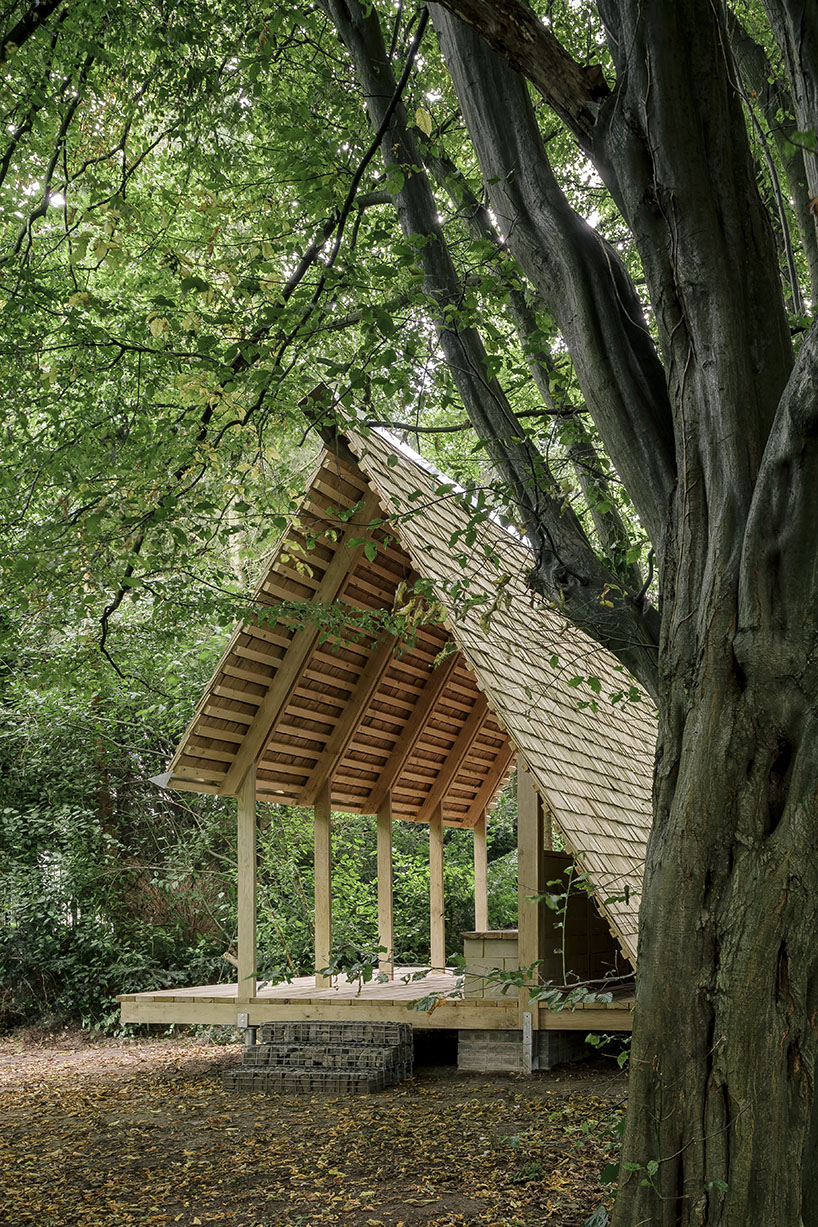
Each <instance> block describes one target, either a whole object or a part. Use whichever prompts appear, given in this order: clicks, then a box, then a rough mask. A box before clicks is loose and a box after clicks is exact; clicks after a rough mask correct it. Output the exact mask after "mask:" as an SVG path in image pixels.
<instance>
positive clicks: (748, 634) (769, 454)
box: [737, 324, 818, 687]
mask: <svg viewBox="0 0 818 1227" xmlns="http://www.w3.org/2000/svg"><path fill="white" fill-rule="evenodd" d="M816 524H818V324H813V325H812V328H811V329H810V331H809V332H808V333H807V335H806V337H805V339H804V342H803V344H802V346H801V351H800V353H799V355H798V361H797V362H796V364H795V367H794V369H793V372H792V375H791V376H790V379H789V382H788V383H787V387H786V389H785V390H784V395H783V396H782V397H781V404H780V405H779V408H778V413H777V414H776V419H775V423H774V426H773V429H772V431H771V432H770V439H769V442H768V444H767V448H766V451H765V453H764V459H763V461H762V464H761V468H760V471H759V475H758V483H757V485H756V489H755V493H754V496H753V503H752V507H751V510H750V515H749V517H748V520H747V529H746V532H745V535H744V548H743V552H742V559H741V587H740V592H739V633H738V637H737V639H738V642H739V643H742V642H743V645H744V650H743V653H742V655H743V658H744V659H743V663H744V666H745V672H747V673H748V674H749V673H750V671H751V670H752V669H753V668H755V669H763V670H765V675H769V676H770V677H772V678H781V677H790V678H792V679H794V680H795V681H796V682H797V684H801V683H802V681H803V678H804V675H809V674H811V675H812V683H811V684H812V685H813V687H814V684H815V675H816V672H818V557H817V556H816V550H815V525H816ZM757 632H761V633H760V634H759V635H758V638H757ZM805 648H806V651H805Z"/></svg>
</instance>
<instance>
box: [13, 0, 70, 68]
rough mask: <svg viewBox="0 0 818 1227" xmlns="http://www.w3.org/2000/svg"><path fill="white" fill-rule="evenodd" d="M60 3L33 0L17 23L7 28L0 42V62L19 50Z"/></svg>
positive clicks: (53, 0) (56, 1) (58, 0)
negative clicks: (0, 42)
mask: <svg viewBox="0 0 818 1227" xmlns="http://www.w3.org/2000/svg"><path fill="white" fill-rule="evenodd" d="M61 3H62V0H35V2H34V4H32V6H31V8H30V9H29V10H28V12H27V13H26V14H25V16H24V17H21V18H20V20H19V21H18V22H17V24H16V25H15V26H13V27H12V28H11V29H10V30H9V32H8V34H6V36H5V38H4V39H3V42H2V44H0V64H3V63H4V62H5V61H6V60H7V59H8V58H9V56H10V55H13V54H14V52H15V51H17V50H19V48H20V47H22V46H23V44H24V43H27V42H28V40H29V39H30V38H31V36H32V35H33V34H36V32H37V31H38V30H39V28H40V26H41V25H42V24H43V22H45V21H47V20H48V18H49V17H50V16H51V14H52V13H53V12H54V10H55V9H56V8H59V6H60V4H61Z"/></svg>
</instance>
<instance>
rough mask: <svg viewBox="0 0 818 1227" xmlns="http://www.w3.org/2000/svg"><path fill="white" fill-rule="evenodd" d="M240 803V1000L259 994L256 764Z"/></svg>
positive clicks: (241, 790) (244, 784)
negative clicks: (257, 968) (257, 973)
mask: <svg viewBox="0 0 818 1227" xmlns="http://www.w3.org/2000/svg"><path fill="white" fill-rule="evenodd" d="M236 796H237V802H238V834H237V845H238V873H239V880H238V955H239V957H238V964H239V968H238V980H239V983H238V992H237V994H236V998H237V1001H241V1002H245V1001H251V1000H252V999H253V998H254V997H255V995H256V962H257V948H256V873H257V871H256V766H255V763H253V764H252V765H251V766H250V767H248V769H247V772H246V773H245V776H244V779H243V780H242V782H241V784H240V786H239V791H238V793H237V794H236Z"/></svg>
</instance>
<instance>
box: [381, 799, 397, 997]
mask: <svg viewBox="0 0 818 1227" xmlns="http://www.w3.org/2000/svg"><path fill="white" fill-rule="evenodd" d="M392 894H393V892H392V791H391V789H390V791H389V792H388V793H387V794H386V800H385V801H384V802H383V804H382V805H381V807H380V809H379V810H378V947H379V950H378V971H379V972H380V973H381V975H386V976H388V977H389V979H390V980H394V978H395V926H394V921H393V916H392Z"/></svg>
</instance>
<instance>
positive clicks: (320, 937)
mask: <svg viewBox="0 0 818 1227" xmlns="http://www.w3.org/2000/svg"><path fill="white" fill-rule="evenodd" d="M331 808H332V799H331V791H330V781H329V780H325V781H324V783H323V784H322V785H321V786H320V788H319V789H318V794H317V796H316V798H315V984H316V987H317V988H329V987H330V986H331V985H332V976H322V975H320V974H319V973H320V970H321V968H322V967H328V966H329V960H330V950H331V949H332V819H331Z"/></svg>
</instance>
